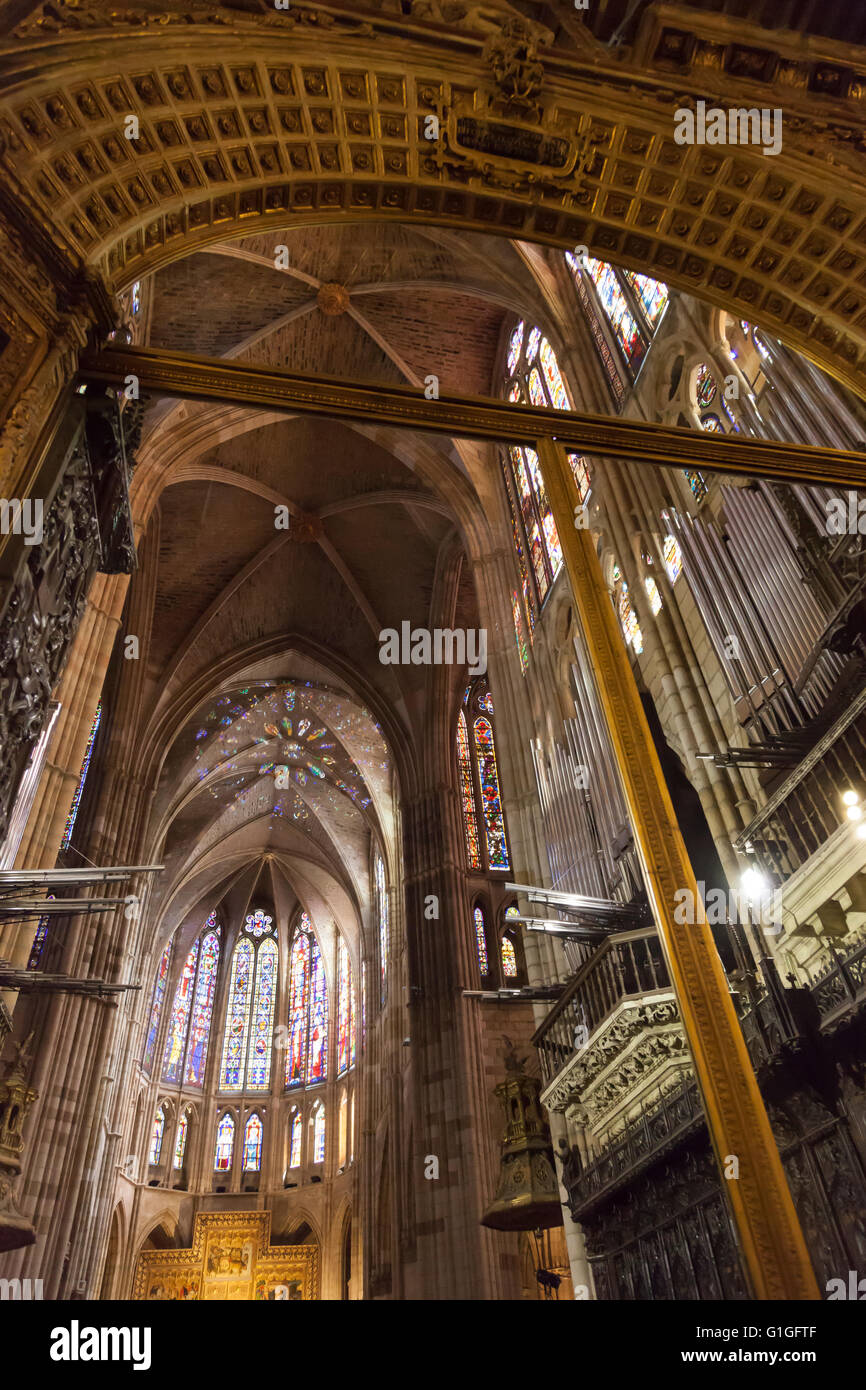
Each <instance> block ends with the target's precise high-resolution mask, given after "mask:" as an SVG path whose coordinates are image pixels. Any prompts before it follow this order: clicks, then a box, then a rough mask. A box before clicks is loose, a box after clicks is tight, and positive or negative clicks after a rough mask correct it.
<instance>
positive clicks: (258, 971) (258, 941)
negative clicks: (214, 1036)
mask: <svg viewBox="0 0 866 1390" xmlns="http://www.w3.org/2000/svg"><path fill="white" fill-rule="evenodd" d="M272 926H273V919H272V918H271V917H269V916H268V915H267V913H264V912H262V911H260V910H259V911H256V912H254V913H251V914H250V915H249V916H248V917H247V918H246V920H245V922H244V932H243V935H242V936H241V938H240V940H239V941H238V944H237V945H236V947H235V953H234V956H233V957H232V970H231V978H230V980H229V992H228V999H227V1001H226V1014H225V1027H224V1030H223V1052H222V1061H221V1063H220V1090H221V1091H244V1090H246V1091H266V1090H267V1089H268V1086H269V1085H270V1080H271V1052H272V1048H273V1028H274V1009H275V1007H276V994H277V971H278V960H279V955H278V951H277V943H276V941H275V939H274V936H273V934H272ZM265 933H268V934H267V935H266V934H265Z"/></svg>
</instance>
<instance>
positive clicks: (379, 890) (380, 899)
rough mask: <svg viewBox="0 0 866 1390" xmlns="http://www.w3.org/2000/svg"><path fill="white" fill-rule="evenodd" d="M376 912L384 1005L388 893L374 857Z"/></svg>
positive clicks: (379, 862) (379, 859) (380, 863)
mask: <svg viewBox="0 0 866 1390" xmlns="http://www.w3.org/2000/svg"><path fill="white" fill-rule="evenodd" d="M375 870H376V911H377V914H378V917H379V969H380V973H381V976H382V1003H383V1004H384V1003H385V994H386V990H387V976H388V936H389V932H388V893H387V890H386V888H385V864H384V862H383V859H382V856H381V854H377V855H376V865H375Z"/></svg>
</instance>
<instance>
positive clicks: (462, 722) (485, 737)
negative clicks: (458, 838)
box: [456, 681, 511, 870]
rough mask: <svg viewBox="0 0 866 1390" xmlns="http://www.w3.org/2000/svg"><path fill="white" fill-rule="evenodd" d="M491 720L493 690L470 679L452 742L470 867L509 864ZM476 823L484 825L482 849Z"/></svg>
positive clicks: (492, 867)
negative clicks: (454, 738) (455, 756)
mask: <svg viewBox="0 0 866 1390" xmlns="http://www.w3.org/2000/svg"><path fill="white" fill-rule="evenodd" d="M492 721H493V696H492V695H491V693H490V691H489V690H488V689H487V686H486V684H485V682H484V681H476V682H474V683H471V684H470V685H469V686H468V687H467V689H466V693H465V695H464V697H463V708H462V709H461V710H460V712H459V714H458V716H457V735H456V746H457V772H458V787H459V793H460V798H461V806H462V808H463V824H464V830H465V831H466V846H467V859H468V862H469V867H470V869H475V870H480V869H483V868H484V867H485V866H486V868H487V869H509V868H510V867H511V861H510V858H509V852H508V837H507V833H506V829H505V815H504V812H503V809H502V793H501V788H500V784H499V769H498V766H497V761H496V740H495V736H494V732H493V722H492ZM470 724H471V729H472V733H471V740H472V744H471V748H470V735H469V727H470ZM479 826H482V827H483V829H484V834H483V846H484V852H483V855H482V837H481V836H480V835H479V831H478V827H479ZM467 827H468V829H467Z"/></svg>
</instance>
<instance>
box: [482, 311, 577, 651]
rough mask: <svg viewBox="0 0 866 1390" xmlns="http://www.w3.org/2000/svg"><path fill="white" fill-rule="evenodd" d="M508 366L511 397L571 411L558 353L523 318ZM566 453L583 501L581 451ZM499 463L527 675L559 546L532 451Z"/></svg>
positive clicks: (513, 452) (508, 453) (515, 615)
mask: <svg viewBox="0 0 866 1390" xmlns="http://www.w3.org/2000/svg"><path fill="white" fill-rule="evenodd" d="M506 369H507V370H506V391H507V394H508V399H509V400H511V401H522V402H526V401H529V402H530V403H531V404H532V405H537V406H543V407H546V408H549V409H550V408H552V409H554V410H570V409H571V401H570V400H569V396H568V391H567V389H566V385H565V381H564V380H563V376H562V372H561V371H560V368H559V363H558V361H557V358H556V353H555V351H554V350H553V348H552V347H551V345H550V343H549V342H548V341H547V339H546V338H544V337H542V334H541V329H540V328H537V327H536V328H532V329H531V330H530V331H529V333H528V334H527V332H526V324H525V322H523V321H521V322H520V323H518V324H517V327H516V328H515V329H514V330H513V332H512V334H511V338H510V340H509V346H508V353H507V358H506ZM568 457H569V461H570V463H571V468H572V472H573V474H574V479H575V485H576V487H577V489H578V497H579V500H580V501H581V502H584V501H585V500H586V497H587V495H588V492H589V481H590V480H589V470H588V468H587V464H586V460H585V459H584V458H583V457H582V456H581V455H580V454H569V455H568ZM501 461H502V470H503V476H504V479H505V491H506V495H507V497H508V506H509V510H510V514H511V531H512V536H513V539H514V552H515V555H516V557H517V568H518V573H519V575H520V592H519V593H518V591H517V590H514V591H513V592H512V595H511V600H512V602H511V612H512V619H513V622H514V634H515V639H516V641H517V650H518V653H519V656H520V665H521V669H522V671H523V672H524V674H525V672H526V669H527V666H528V664H529V652H528V646H531V645H532V642H533V638H534V634H535V623H536V617H537V614H538V612H539V610H540V609H541V606H542V605H543V603H544V601H545V599H546V598H547V595H548V593H549V592H550V590H551V587H552V585H553V582H554V580H555V579H556V577H557V575H558V574H559V571H560V569H561V568H562V547H561V545H560V543H559V536H558V534H557V530H556V523H555V522H554V520H553V513H552V511H551V508H550V503H549V501H548V498H547V492H546V489H545V486H544V478H543V477H542V473H541V467H540V465H539V461H538V455H537V453H536V452H535V450H534V449H530V448H521V447H519V446H517V445H514V446H512V447H510V448H508V449H506V450H503V451H502V454H501ZM524 623H525V624H526V626H525V628H524ZM527 640H528V645H527Z"/></svg>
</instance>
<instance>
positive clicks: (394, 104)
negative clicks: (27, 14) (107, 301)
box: [0, 0, 866, 394]
mask: <svg viewBox="0 0 866 1390" xmlns="http://www.w3.org/2000/svg"><path fill="white" fill-rule="evenodd" d="M497 10H501V11H502V14H503V20H502V26H501V32H497V25H496V23H495V22H493V21H492V20H490V19H489V18H487V19H485V24H484V25H482V22H481V19H479V16H482V17H483V12H485V11H486V12H488V15H489V12H491V11H497ZM509 10H510V7H509V6H508V5H507V4H503V3H500V2H499V0H497V3H496V4H488V5H479V6H469V17H468V18H467V20H466V22H465V23H457V24H455V25H452V26H446V25H444V24H442V23H434V22H430V23H419V22H415V21H413V19H412V18H411V17H410V18H406V17H403V16H401V15H399V14H397V15H395V14H392V13H390V12H386V11H383V10H381V9H380V8H379V6H378V5H375V4H369V3H368V4H366V5H365V4H362V3H359V4H358V5H356V6H347V5H330V4H324V5H304V4H297V5H296V4H294V3H293V4H292V6H291V7H290V9H289V10H288V11H284V12H280V11H276V10H275V9H274V8H273V7H268V6H266V5H265V4H264V3H263V2H262V4H261V5H260V7H259V11H258V12H248V11H244V12H243V13H241V12H239V11H237V10H230V9H228V8H226V7H223V6H221V5H220V4H219V3H218V0H215V2H214V3H213V4H212V3H210V0H207V2H206V3H205V0H186V3H185V4H184V5H183V6H181V5H176V4H172V3H169V2H168V0H166V3H163V4H160V5H157V4H155V3H148V0H141V3H140V4H138V5H135V6H130V7H129V8H128V9H127V8H124V7H116V8H112V7H110V6H109V5H107V4H102V3H99V0H78V3H77V4H76V5H75V6H74V7H70V6H62V7H61V6H59V5H55V4H46V5H44V6H43V7H42V9H41V10H39V11H37V13H36V14H35V15H34V16H31V18H30V19H28V20H27V21H25V22H24V23H23V24H22V25H21V26H19V28H18V30H16V31H15V32H14V33H13V34H12V35H11V36H9V37H8V38H7V39H6V40H5V41H4V42H3V44H2V45H0V150H2V170H0V176H2V181H3V182H5V183H6V184H7V186H8V188H9V189H10V192H11V194H12V195H13V198H14V201H15V203H16V205H18V206H20V207H21V208H22V209H25V210H26V216H27V218H28V219H29V221H30V223H31V224H32V226H33V228H34V236H35V230H36V229H37V228H38V229H39V234H40V236H41V237H42V238H43V240H44V239H45V238H46V237H47V238H49V239H50V240H52V241H53V243H54V244H55V245H56V246H57V248H58V249H59V252H60V251H62V254H63V256H64V257H67V258H69V259H70V260H75V259H76V258H77V259H78V261H79V262H80V263H81V264H82V266H85V267H89V268H91V269H92V270H93V271H95V272H96V271H98V273H99V274H100V276H101V277H102V279H103V280H104V283H105V285H106V286H107V288H108V289H109V290H110V291H111V292H113V293H114V292H117V291H118V290H121V289H123V288H124V287H125V286H128V285H129V284H130V283H132V282H133V281H134V280H136V279H138V278H140V277H141V276H143V275H146V274H148V273H149V272H151V271H153V270H155V269H156V268H158V267H159V266H161V265H165V264H167V263H168V262H170V261H172V260H175V259H177V258H179V257H181V256H184V255H188V254H190V252H191V251H193V250H195V249H197V248H199V247H202V246H205V245H208V244H209V243H212V242H215V241H218V240H223V241H224V240H226V239H230V238H232V237H240V236H243V235H245V234H251V233H253V232H258V233H261V232H263V231H267V230H268V229H273V230H274V231H275V232H276V231H277V230H283V229H285V228H289V229H291V228H293V227H303V226H307V225H320V224H322V223H327V222H334V221H345V220H350V221H353V220H354V221H357V220H370V219H373V220H395V221H399V222H402V223H407V224H411V223H415V224H430V223H435V224H439V225H447V226H455V227H463V228H469V229H474V230H478V231H482V232H487V233H490V232H495V233H498V234H500V235H505V236H509V237H514V238H519V239H525V240H531V241H536V242H543V243H547V244H550V245H556V246H561V247H567V246H575V245H586V246H587V247H588V248H589V249H590V251H591V252H593V253H594V254H597V255H599V256H601V257H602V258H603V259H608V260H613V261H615V262H617V263H618V264H622V265H625V266H628V267H630V268H632V269H634V270H637V271H640V272H643V273H645V274H648V275H652V276H655V277H656V278H658V279H661V280H664V281H666V282H668V283H669V284H671V285H672V286H674V287H676V288H679V289H683V290H685V291H686V292H688V293H690V294H693V295H697V296H698V297H699V298H702V299H705V300H707V301H709V302H712V303H714V304H717V305H719V306H720V307H723V308H727V309H729V310H730V311H731V312H732V313H736V314H738V315H740V316H741V317H743V318H747V319H750V320H754V321H756V322H758V323H759V324H760V326H761V327H762V328H764V329H765V330H767V331H770V332H773V333H775V334H776V335H777V336H779V337H781V338H782V339H783V340H784V341H785V342H786V343H789V344H790V345H791V346H793V347H795V348H797V349H798V350H800V351H802V352H804V353H805V354H806V355H807V356H809V357H810V358H812V359H813V360H814V361H816V362H819V363H820V364H821V365H823V366H826V367H827V368H828V370H830V371H831V372H832V373H833V374H834V375H835V376H837V377H838V378H839V379H840V380H843V381H846V382H847V383H848V384H849V385H851V386H853V387H854V389H857V390H860V391H861V392H862V393H864V394H866V287H864V275H866V136H864V129H863V122H862V113H861V107H862V97H863V93H864V91H866V76H864V75H866V50H862V49H856V50H852V51H848V52H846V53H844V55H843V53H842V46H841V45H835V46H834V45H832V44H826V43H825V44H820V43H818V42H816V41H813V40H811V39H810V40H803V39H801V38H799V36H793V37H792V36H790V35H785V34H775V33H772V32H770V31H766V30H759V29H755V28H754V26H748V25H743V24H740V23H739V22H738V23H737V25H736V26H735V27H732V26H731V24H730V23H728V22H727V19H725V22H724V23H722V22H721V21H722V17H720V16H699V15H696V14H695V13H694V12H693V11H689V10H683V9H682V8H677V7H664V8H663V10H662V11H658V10H657V9H656V8H655V7H653V8H652V9H651V10H650V11H648V12H647V15H646V16H645V19H644V22H643V23H642V25H641V29H640V33H639V36H638V41H637V42H636V44H635V46H634V49H633V51H632V53H631V55H630V56H629V55H625V56H623V55H620V56H615V55H611V54H610V53H609V52H608V51H607V50H605V49H603V48H602V47H601V46H600V45H598V44H596V43H595V41H594V40H593V39H592V37H591V35H589V34H587V35H586V41H585V42H583V41H582V40H581V42H578V41H577V40H575V46H574V47H573V48H569V47H565V46H559V45H555V46H550V45H549V44H546V43H545V42H543V41H542V40H541V39H539V40H538V41H537V42H536V41H535V40H533V41H532V42H527V41H526V39H525V36H524V37H523V38H521V36H520V33H519V32H517V31H515V29H514V20H513V19H510V20H509V18H508V12H509ZM416 13H417V14H419V15H420V14H426V15H428V16H429V15H430V14H434V15H435V13H436V7H435V5H433V6H431V5H430V4H427V6H426V8H424V7H422V6H420V5H419V6H417V7H416ZM473 16H474V18H473ZM705 21H706V22H705ZM710 21H712V22H710ZM473 24H474V25H475V26H476V27H475V28H473ZM726 24H727V28H726V27H725V25H726ZM485 25H486V27H485ZM542 39H543V36H542ZM837 50H838V51H837ZM699 99H707V100H709V101H716V102H718V103H719V104H722V105H725V106H728V107H730V106H733V105H737V106H741V107H746V108H749V107H752V106H756V105H757V106H761V107H763V106H769V107H776V106H779V107H780V108H781V109H782V110H783V129H784V140H783V148H782V151H781V153H780V154H779V155H778V156H776V157H766V156H764V155H763V154H762V153H761V151H760V149H758V148H755V147H752V146H746V145H743V146H739V145H735V146H707V145H697V144H695V145H678V144H677V143H676V142H675V140H674V138H673V137H674V125H675V119H674V114H675V112H676V110H677V109H678V108H681V107H683V106H688V107H691V108H694V106H695V103H696V102H697V101H698V100H699ZM129 116H134V117H136V119H137V120H138V122H139V126H140V129H139V134H138V138H137V139H135V140H128V139H126V138H124V128H125V123H126V121H127V118H128V117H129ZM430 117H436V118H437V119H438V120H439V121H440V127H441V128H440V136H439V138H438V140H437V139H432V140H431V139H428V138H427V134H426V132H427V130H428V122H429V118H430Z"/></svg>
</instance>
